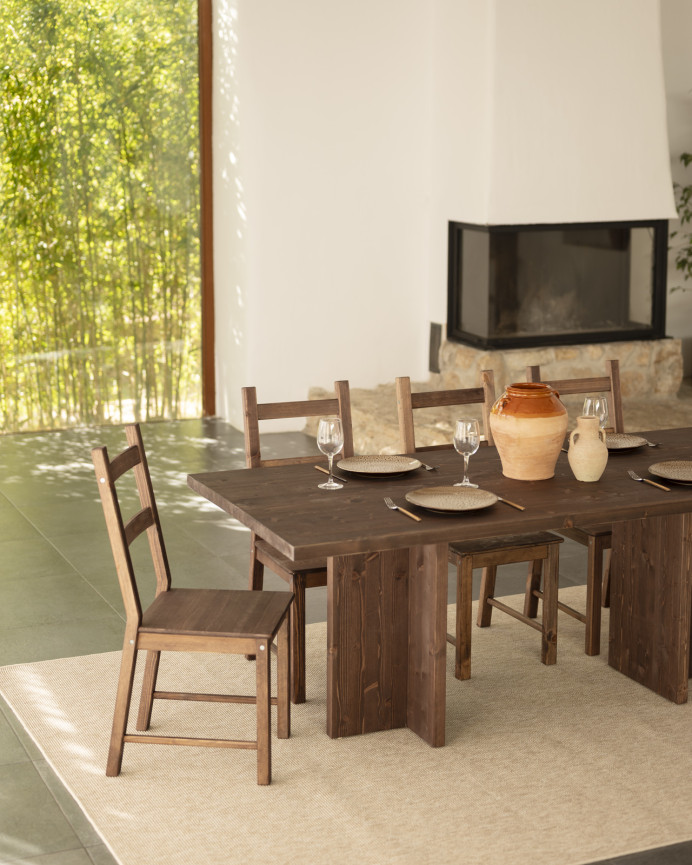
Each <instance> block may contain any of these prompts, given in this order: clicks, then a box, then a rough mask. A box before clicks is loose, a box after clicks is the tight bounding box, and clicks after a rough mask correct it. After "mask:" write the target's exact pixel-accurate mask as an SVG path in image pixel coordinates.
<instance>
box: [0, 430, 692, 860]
mask: <svg viewBox="0 0 692 865" xmlns="http://www.w3.org/2000/svg"><path fill="white" fill-rule="evenodd" d="M143 436H144V442H145V445H146V447H147V452H148V454H149V462H150V468H151V472H152V477H153V482H154V489H155V492H156V495H157V501H158V504H159V511H160V515H161V522H162V525H163V530H164V536H165V538H166V544H167V549H168V555H169V560H170V563H171V568H172V571H173V574H174V579H175V581H176V584H177V585H196V584H199V585H207V586H208V585H214V586H220V587H222V586H223V587H245V586H246V584H247V562H248V534H247V531H246V529H245V528H244V527H242V526H240V525H239V524H237V523H235V522H234V521H233V520H231V519H229V518H228V517H227V516H226V515H225V514H224V513H223V512H221V511H220V510H218V509H217V508H216V507H214V506H213V505H211V504H210V503H208V502H205V501H203V500H201V499H200V498H199V497H198V496H196V495H195V494H193V493H192V491H190V490H189V489H188V487H187V484H186V475H187V474H188V472H199V471H208V470H213V469H217V468H233V467H242V466H243V464H244V451H243V440H242V434H240V433H239V432H237V431H236V430H234V429H233V428H232V427H230V426H229V425H228V424H225V423H222V422H218V421H213V420H205V421H202V420H191V421H180V422H177V423H154V424H147V425H144V427H143ZM272 441H273V445H272V446H273V447H274V448H275V449H276V450H277V452H279V451H283V452H288V451H287V450H285V449H286V448H288V449H290V451H291V452H297V450H298V449H301V450H303V449H306V448H308V447H309V442H308V440H307V439H306V438H305V437H304V436H302V435H300V434H277V435H275V436H273V437H272ZM99 444H106V445H108V447H109V448H110V449H111V452H116V451H118V450H120V449H122V447H123V446H124V436H123V433H122V430H121V429H119V428H103V429H98V430H93V429H92V430H76V431H66V432H60V433H47V434H35V435H15V436H5V437H0V526H1V529H0V562H2V564H1V565H0V598H1V602H0V625H1V626H0V666H3V665H7V664H18V663H24V662H29V661H38V660H45V659H49V658H60V657H68V656H74V655H82V654H91V653H95V652H106V651H113V650H118V649H120V646H121V640H122V633H123V614H122V608H121V607H122V605H121V601H120V594H119V591H118V587H117V581H116V578H115V571H114V566H113V562H112V559H111V558H110V550H109V546H108V541H107V537H106V533H105V526H104V523H103V515H102V512H101V507H100V504H99V497H98V490H97V488H96V483H95V480H94V473H93V468H92V464H91V458H90V455H89V450H90V448H91V447H93V446H95V445H99ZM263 450H265V451H266V452H267V453H268V449H267V447H266V445H265V446H264V447H263ZM306 452H309V451H306ZM144 547H145V548H146V545H144ZM144 551H145V552H146V549H145V550H144ZM584 569H585V555H584V550H583V549H582V548H581V547H578V546H577V545H576V544H572V543H571V542H565V544H564V545H563V548H562V550H561V568H560V570H561V577H562V580H563V583H572V584H580V583H581V582H583V576H584ZM451 573H452V572H451V571H450V574H451ZM524 574H525V567H524V566H516V568H515V569H510V568H507V569H505V571H504V576H503V577H502V580H501V581H498V582H499V583H501V584H500V585H498V594H502V593H505V592H507V593H512V592H517V591H520V590H521V586H522V584H523V578H524ZM274 580H275V581H273V580H272V577H271V576H270V575H267V578H266V584H267V587H273V586H276V588H285V584H284V583H282V582H281V581H280V580H278V578H274ZM450 582H451V586H450V598H452V599H453V590H454V585H453V580H451V581H450ZM325 610H326V598H325V590H321V589H313V590H311V591H310V592H308V609H307V616H308V620H309V621H321V620H324V618H325ZM0 709H1V710H2V711H1V712H0V863H9V862H33V863H40V865H89V863H96V865H105V863H112V862H113V861H114V860H113V858H112V856H111V855H110V853H109V851H108V850H107V849H106V848H105V847H104V845H103V844H102V843H101V842H100V839H99V836H98V835H97V833H96V832H95V831H94V829H93V828H92V826H91V825H90V824H89V822H88V821H87V820H86V818H85V817H84V816H83V814H82V813H81V811H80V809H79V807H78V806H77V805H76V803H75V802H74V800H73V799H72V797H71V795H70V794H69V793H68V792H67V790H66V789H65V788H64V787H63V785H62V784H61V782H60V781H59V780H58V779H57V777H56V776H55V775H54V773H53V772H52V770H51V769H50V767H49V766H48V765H47V764H46V762H45V760H43V759H42V757H41V754H40V752H39V751H38V749H37V748H36V747H35V745H34V744H33V743H32V741H31V740H30V739H29V737H28V736H27V734H26V733H25V732H24V730H23V729H22V727H21V726H20V725H19V724H18V723H17V722H16V721H15V720H14V717H13V715H12V713H11V712H10V710H9V709H8V708H7V706H6V705H5V704H4V703H2V701H0ZM488 861H489V862H490V859H489V860H488ZM608 862H609V863H613V865H614V863H618V865H664V863H665V865H683V863H684V865H690V863H691V862H692V842H691V843H689V844H683V845H675V846H674V847H668V848H664V849H661V850H657V851H647V852H644V853H638V854H635V855H632V856H628V857H623V858H618V859H613V860H608ZM142 865H146V863H142ZM200 865H202V863H200ZM556 865H560V863H556Z"/></svg>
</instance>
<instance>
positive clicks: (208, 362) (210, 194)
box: [197, 0, 216, 417]
mask: <svg viewBox="0 0 692 865" xmlns="http://www.w3.org/2000/svg"><path fill="white" fill-rule="evenodd" d="M197 14H198V46H199V48H198V50H199V139H200V186H201V188H200V267H201V288H202V416H203V417H211V416H213V415H215V414H216V368H215V367H216V364H215V349H214V340H215V331H214V190H213V172H212V80H213V79H212V66H213V54H212V44H213V22H212V0H198V3H197Z"/></svg>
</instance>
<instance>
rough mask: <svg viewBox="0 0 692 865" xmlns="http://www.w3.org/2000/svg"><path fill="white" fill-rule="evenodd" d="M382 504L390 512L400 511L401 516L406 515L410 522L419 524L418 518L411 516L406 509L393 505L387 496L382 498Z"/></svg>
mask: <svg viewBox="0 0 692 865" xmlns="http://www.w3.org/2000/svg"><path fill="white" fill-rule="evenodd" d="M384 503H385V504H386V505H387V507H388V508H390V509H391V510H393V511H401V513H402V514H406V516H407V517H411V519H412V520H416V521H417V522H420V517H417V516H416V515H415V514H412V513H411V511H407V510H406V508H400V507H399V505H395V504H394V502H393V501H392V500H391V499H390V497H389V496H385V497H384Z"/></svg>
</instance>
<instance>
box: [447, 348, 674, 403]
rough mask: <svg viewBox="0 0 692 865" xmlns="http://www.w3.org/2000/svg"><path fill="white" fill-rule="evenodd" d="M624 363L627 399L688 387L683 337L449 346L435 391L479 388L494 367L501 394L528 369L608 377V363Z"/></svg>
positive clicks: (552, 375) (549, 375) (551, 375)
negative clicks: (499, 347) (483, 373)
mask: <svg viewBox="0 0 692 865" xmlns="http://www.w3.org/2000/svg"><path fill="white" fill-rule="evenodd" d="M611 358H618V359H619V361H620V382H621V385H622V396H623V399H627V398H628V397H640V396H641V395H642V394H644V393H646V394H650V395H652V396H654V397H659V396H674V395H675V394H677V392H678V391H679V390H680V385H681V383H682V348H681V341H680V340H679V339H660V340H637V341H634V342H604V343H598V344H592V345H564V346H550V347H546V348H518V349H503V350H493V351H485V350H481V349H476V348H471V347H470V346H467V345H461V344H459V343H455V342H445V343H443V344H442V347H441V348H440V369H441V372H439V373H434V374H433V375H432V376H431V378H430V385H431V387H432V388H435V389H440V390H446V389H448V388H459V387H477V386H478V383H479V381H480V374H481V371H482V370H484V369H492V370H493V372H494V373H495V386H496V388H497V389H498V393H499V392H501V391H502V390H503V389H504V388H505V386H506V385H508V384H512V382H516V381H525V380H526V374H525V370H526V367H527V366H534V365H536V364H538V365H539V366H540V368H541V377H542V378H544V379H548V380H554V379H561V378H582V377H586V376H594V375H605V368H606V361H607V360H609V359H611Z"/></svg>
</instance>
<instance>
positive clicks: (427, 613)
mask: <svg viewBox="0 0 692 865" xmlns="http://www.w3.org/2000/svg"><path fill="white" fill-rule="evenodd" d="M447 576H448V565H447V544H430V545H428V546H424V547H413V548H412V549H411V560H410V578H409V590H408V592H409V647H408V659H409V666H408V711H407V717H406V724H407V726H408V727H410V728H411V729H412V730H413V731H414V733H418V735H419V736H420V737H421V739H425V741H426V742H427V743H428V744H429V745H432V746H433V747H439V746H440V745H444V743H445V687H446V681H445V676H446V653H447Z"/></svg>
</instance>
